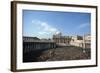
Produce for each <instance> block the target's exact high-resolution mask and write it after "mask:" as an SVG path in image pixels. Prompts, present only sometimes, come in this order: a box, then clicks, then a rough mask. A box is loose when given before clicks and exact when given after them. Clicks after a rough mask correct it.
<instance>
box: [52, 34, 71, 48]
mask: <svg viewBox="0 0 100 73" xmlns="http://www.w3.org/2000/svg"><path fill="white" fill-rule="evenodd" d="M53 40H54V42H56V45H57V46H70V40H71V37H70V36H62V34H61V33H58V34H56V35H53Z"/></svg>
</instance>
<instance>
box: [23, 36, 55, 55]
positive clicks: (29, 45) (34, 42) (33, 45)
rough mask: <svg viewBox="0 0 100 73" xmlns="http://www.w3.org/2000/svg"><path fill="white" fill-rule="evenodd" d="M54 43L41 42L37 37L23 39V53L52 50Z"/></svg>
mask: <svg viewBox="0 0 100 73" xmlns="http://www.w3.org/2000/svg"><path fill="white" fill-rule="evenodd" d="M55 47H56V43H55V42H54V41H52V40H41V39H39V38H37V37H23V52H24V53H27V52H30V51H34V50H41V49H52V48H55Z"/></svg>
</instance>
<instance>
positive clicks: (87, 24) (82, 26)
mask: <svg viewBox="0 0 100 73" xmlns="http://www.w3.org/2000/svg"><path fill="white" fill-rule="evenodd" d="M89 25H90V24H89V23H84V24H80V25H79V26H77V28H78V29H82V28H85V27H87V26H89Z"/></svg>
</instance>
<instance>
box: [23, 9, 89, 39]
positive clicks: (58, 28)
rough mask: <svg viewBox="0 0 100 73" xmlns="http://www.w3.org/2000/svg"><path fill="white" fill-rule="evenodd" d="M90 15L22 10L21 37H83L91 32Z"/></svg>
mask: <svg viewBox="0 0 100 73" xmlns="http://www.w3.org/2000/svg"><path fill="white" fill-rule="evenodd" d="M90 18H91V14H90V13H78V12H53V11H34V10H23V36H32V37H38V38H52V35H53V34H57V33H59V32H61V33H62V34H63V35H66V36H67V35H70V36H71V35H84V34H88V33H90V32H91V30H90V29H91V26H90V24H91V23H90V22H91V20H90Z"/></svg>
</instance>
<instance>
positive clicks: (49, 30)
mask: <svg viewBox="0 0 100 73" xmlns="http://www.w3.org/2000/svg"><path fill="white" fill-rule="evenodd" d="M32 23H33V24H34V25H37V27H38V28H39V29H40V31H39V32H37V33H38V34H41V35H44V34H55V33H59V32H60V31H59V30H58V29H57V28H55V27H53V26H51V25H50V24H48V23H47V22H43V21H39V20H32Z"/></svg>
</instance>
